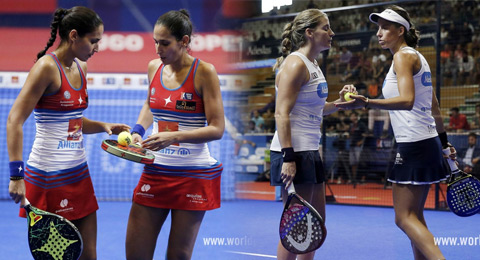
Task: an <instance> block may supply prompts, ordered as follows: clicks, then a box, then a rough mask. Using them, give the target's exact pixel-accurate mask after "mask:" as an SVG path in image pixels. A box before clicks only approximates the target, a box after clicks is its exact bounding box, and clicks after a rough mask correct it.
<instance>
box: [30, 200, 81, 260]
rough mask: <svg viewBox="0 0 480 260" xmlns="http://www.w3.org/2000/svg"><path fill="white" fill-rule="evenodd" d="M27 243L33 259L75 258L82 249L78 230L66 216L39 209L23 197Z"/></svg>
mask: <svg viewBox="0 0 480 260" xmlns="http://www.w3.org/2000/svg"><path fill="white" fill-rule="evenodd" d="M23 208H24V209H25V211H26V212H27V222H28V245H29V246H30V252H31V253H32V256H33V259H35V260H77V259H78V258H80V255H81V254H82V250H83V241H82V236H81V235H80V232H79V231H78V229H77V227H75V225H73V223H72V222H70V221H68V220H67V219H66V218H64V217H62V216H59V215H57V214H53V213H50V212H47V211H43V210H40V209H38V208H36V207H34V206H32V205H30V202H28V200H27V199H26V198H25V205H24V206H23Z"/></svg>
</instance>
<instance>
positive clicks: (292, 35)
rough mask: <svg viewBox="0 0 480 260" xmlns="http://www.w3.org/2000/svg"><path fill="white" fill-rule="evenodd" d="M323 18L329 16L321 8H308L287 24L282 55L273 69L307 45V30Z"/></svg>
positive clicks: (315, 25)
mask: <svg viewBox="0 0 480 260" xmlns="http://www.w3.org/2000/svg"><path fill="white" fill-rule="evenodd" d="M321 18H327V15H326V14H325V13H324V12H322V11H320V10H319V9H307V10H304V11H302V12H301V13H299V14H298V15H297V16H295V19H293V21H292V22H289V23H287V24H286V25H285V27H284V28H283V33H282V44H281V46H282V56H281V57H279V58H277V62H276V63H275V66H274V67H273V70H276V69H277V68H279V67H280V65H281V64H282V62H283V60H284V59H285V58H286V57H287V56H288V55H289V54H290V53H292V52H294V51H296V50H298V49H299V48H300V47H302V46H304V45H305V43H306V38H305V30H306V29H308V28H315V27H317V26H318V25H319V24H320V23H321Z"/></svg>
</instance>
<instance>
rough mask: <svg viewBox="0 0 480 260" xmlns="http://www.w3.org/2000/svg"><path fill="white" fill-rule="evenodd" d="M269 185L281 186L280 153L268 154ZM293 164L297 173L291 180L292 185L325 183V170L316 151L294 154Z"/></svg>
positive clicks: (281, 161)
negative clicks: (269, 164)
mask: <svg viewBox="0 0 480 260" xmlns="http://www.w3.org/2000/svg"><path fill="white" fill-rule="evenodd" d="M270 163H271V166H270V185H271V186H282V185H284V184H283V182H282V178H281V177H280V174H281V173H282V164H283V157H282V153H281V152H274V151H271V152H270ZM295 164H296V166H297V173H296V174H295V178H293V183H294V184H304V183H323V182H324V181H325V170H324V166H323V162H322V159H321V158H320V153H319V152H318V151H304V152H295Z"/></svg>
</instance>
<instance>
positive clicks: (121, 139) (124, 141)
mask: <svg viewBox="0 0 480 260" xmlns="http://www.w3.org/2000/svg"><path fill="white" fill-rule="evenodd" d="M117 141H118V144H120V145H123V146H129V145H130V144H131V143H132V141H133V138H132V135H131V134H130V133H129V132H127V131H123V132H121V133H120V134H119V135H118V139H117Z"/></svg>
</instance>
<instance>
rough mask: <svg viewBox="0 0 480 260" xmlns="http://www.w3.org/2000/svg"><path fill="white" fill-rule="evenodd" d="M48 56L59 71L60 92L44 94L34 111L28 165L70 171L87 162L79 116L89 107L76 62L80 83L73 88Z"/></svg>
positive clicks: (80, 70) (61, 69) (84, 84)
mask: <svg viewBox="0 0 480 260" xmlns="http://www.w3.org/2000/svg"><path fill="white" fill-rule="evenodd" d="M48 55H50V56H51V57H52V58H53V59H54V60H55V63H56V64H57V67H58V70H59V71H60V77H61V79H62V83H61V86H60V89H59V90H58V91H57V92H55V93H51V94H45V95H43V96H42V97H41V98H40V100H39V101H38V103H37V105H36V106H35V109H34V116H35V125H36V134H35V141H34V142H33V147H32V151H31V152H30V156H29V158H28V161H27V164H28V165H31V166H33V167H35V168H37V169H40V170H43V171H48V172H50V171H56V170H62V169H69V168H72V167H75V166H77V165H80V164H81V163H84V162H86V155H85V148H84V146H83V133H82V117H83V111H84V110H85V109H86V108H87V106H88V94H87V81H86V80H85V75H84V73H83V71H82V68H81V66H80V64H79V63H78V61H77V60H76V59H75V63H76V64H77V68H78V70H79V72H80V77H81V79H82V83H81V85H80V86H78V88H77V87H75V86H72V85H71V84H70V82H69V81H68V78H67V77H66V76H65V72H64V71H63V68H62V66H61V65H60V62H59V61H58V58H57V56H55V54H54V53H51V54H48Z"/></svg>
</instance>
